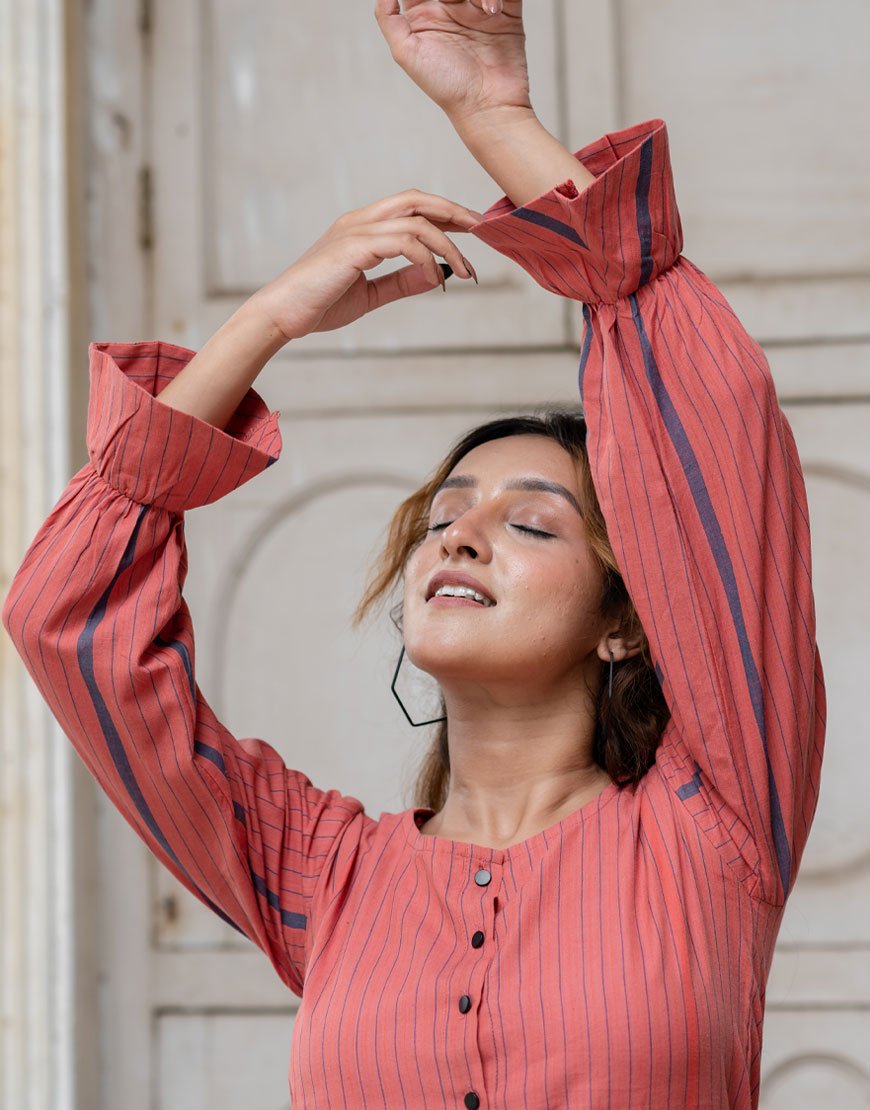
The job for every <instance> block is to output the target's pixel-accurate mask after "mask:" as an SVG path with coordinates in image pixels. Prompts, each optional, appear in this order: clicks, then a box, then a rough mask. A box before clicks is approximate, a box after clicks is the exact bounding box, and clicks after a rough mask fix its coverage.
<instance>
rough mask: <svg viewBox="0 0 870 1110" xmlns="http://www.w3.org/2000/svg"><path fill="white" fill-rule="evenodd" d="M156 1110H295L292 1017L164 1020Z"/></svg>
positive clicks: (220, 1016) (158, 1026)
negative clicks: (291, 1076)
mask: <svg viewBox="0 0 870 1110" xmlns="http://www.w3.org/2000/svg"><path fill="white" fill-rule="evenodd" d="M156 1029H157V1033H156V1035H157V1059H156V1065H157V1101H156V1103H155V1105H156V1107H157V1110H240V1108H241V1107H244V1108H246V1110H247V1108H249V1107H250V1110H255V1108H256V1110H290V1089H289V1088H290V1085H289V1078H288V1076H289V1071H290V1042H291V1039H292V1036H293V1015H292V1013H290V1012H287V1013H282V1014H268V1015H262V1014H244V1013H242V1014H232V1013H223V1014H221V1013H218V1014H207V1013H193V1014H164V1015H162V1016H160V1017H159V1018H158V1020H157V1023H156Z"/></svg>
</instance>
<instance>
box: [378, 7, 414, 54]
mask: <svg viewBox="0 0 870 1110" xmlns="http://www.w3.org/2000/svg"><path fill="white" fill-rule="evenodd" d="M375 19H376V20H377V22H378V26H379V27H380V29H381V32H382V34H383V36H384V38H385V39H386V40H387V44H388V45H389V47H390V52H391V53H392V54H395V52H396V51H397V49H399V48H400V47H401V45H402V43H403V42H404V41H405V40H406V39H407V38H410V36H411V25H410V24H409V23H408V20H407V18H406V17H405V16H404V15H402V12H401V9H400V7H399V0H375Z"/></svg>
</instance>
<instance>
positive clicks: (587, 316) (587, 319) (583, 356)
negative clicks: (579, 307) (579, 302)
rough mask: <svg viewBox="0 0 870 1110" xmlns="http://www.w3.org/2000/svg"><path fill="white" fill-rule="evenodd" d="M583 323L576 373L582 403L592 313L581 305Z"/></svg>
mask: <svg viewBox="0 0 870 1110" xmlns="http://www.w3.org/2000/svg"><path fill="white" fill-rule="evenodd" d="M583 323H584V324H585V325H586V326H585V328H584V330H583V348H582V350H581V351H580V367H579V369H578V371H577V385H578V388H579V389H580V401H581V404H582V401H583V375H584V373H585V371H586V363H587V361H588V359H589V352H590V350H591V349H592V313H591V312H590V311H589V305H587V304H584V305H583Z"/></svg>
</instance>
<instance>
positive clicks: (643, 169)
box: [635, 136, 653, 286]
mask: <svg viewBox="0 0 870 1110" xmlns="http://www.w3.org/2000/svg"><path fill="white" fill-rule="evenodd" d="M652 156H653V140H652V136H650V137H649V138H647V139H644V141H643V143H642V145H641V148H640V168H639V170H638V174H637V189H636V191H635V204H636V206H637V237H638V239H639V240H640V279H639V281H638V286H641V285H646V283H647V282H648V281H649V279H650V277H651V276H652V270H653V257H652V221H651V220H650V214H649V183H650V178H651V176H652Z"/></svg>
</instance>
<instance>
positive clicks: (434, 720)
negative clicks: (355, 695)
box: [390, 644, 447, 728]
mask: <svg viewBox="0 0 870 1110" xmlns="http://www.w3.org/2000/svg"><path fill="white" fill-rule="evenodd" d="M404 657H405V645H404V644H402V650H401V651H400V652H399V662H398V663H397V664H396V673H395V674H394V675H393V681H392V682H391V683H390V689H391V690H392V691H393V697H394V698H395V699H396V701H397V702H398V703H399V705H400V706H401V707H402V712H403V713H404V714H405V716H406V717H407V718H408V720H409V721H410V723H411V724H412V725H413V726H414V728H421V727H422V726H423V725H435V724H437V723H438V722H439V721H446V720H447V718H446V716H445V717H433V718H432V720H431V721H414V720H412V719H411V714H410V713H409V712H408V710H407V709H406V708H405V704H404V702H403V701H402V699H401V698H400V697H399V695H398V694H397V693H396V680H397V679H398V677H399V668H400V667H401V665H402V660H403V659H404Z"/></svg>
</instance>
